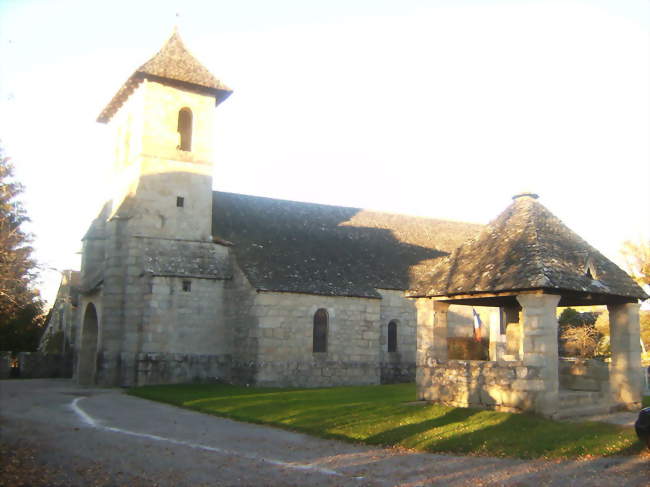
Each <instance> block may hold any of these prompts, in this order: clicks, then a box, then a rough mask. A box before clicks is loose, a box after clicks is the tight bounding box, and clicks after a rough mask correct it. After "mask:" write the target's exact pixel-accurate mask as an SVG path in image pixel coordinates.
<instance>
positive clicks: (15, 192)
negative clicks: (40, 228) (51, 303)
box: [0, 145, 43, 351]
mask: <svg viewBox="0 0 650 487" xmlns="http://www.w3.org/2000/svg"><path fill="white" fill-rule="evenodd" d="M22 191H23V187H22V185H21V184H20V183H19V182H17V181H16V180H15V179H14V175H13V166H12V164H11V161H10V159H9V157H6V156H5V153H4V150H3V148H2V146H1V145H0V349H2V350H12V351H23V350H34V349H35V348H36V345H37V344H38V335H39V333H40V330H41V329H42V321H43V320H42V316H41V315H42V308H43V304H42V302H41V299H40V297H39V294H38V292H37V291H36V290H35V289H34V288H33V287H32V283H33V281H34V279H35V277H36V262H35V261H34V259H33V258H32V247H31V245H30V243H31V236H30V235H29V234H28V233H27V232H25V231H24V230H23V228H22V225H23V224H24V223H25V222H27V221H29V218H28V217H27V214H26V212H25V209H24V207H23V205H22V204H21V203H20V201H19V199H18V197H19V196H20V194H21V193H22ZM34 337H35V338H34Z"/></svg>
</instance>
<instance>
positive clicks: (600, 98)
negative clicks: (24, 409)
mask: <svg viewBox="0 0 650 487" xmlns="http://www.w3.org/2000/svg"><path fill="white" fill-rule="evenodd" d="M174 25H178V27H179V29H180V33H181V36H182V37H183V39H184V41H185V44H186V46H187V47H188V48H189V49H190V51H191V52H192V53H193V54H194V55H195V56H196V57H197V58H198V59H199V60H200V61H201V62H202V63H203V64H204V65H205V66H206V67H207V68H208V69H209V70H210V71H211V72H212V73H213V74H214V75H215V76H217V77H218V78H219V79H220V80H222V81H223V82H224V83H226V85H228V86H229V87H230V88H232V89H233V91H234V93H233V94H232V95H231V96H230V98H229V99H228V100H226V102H224V103H223V104H222V105H220V106H219V107H217V108H216V110H217V113H216V120H217V123H216V127H215V133H214V138H215V147H216V150H215V170H214V178H213V184H214V188H215V189H217V190H220V191H232V192H237V193H246V194H253V195H261V196H271V197H276V198H284V199H293V200H299V201H313V202H318V203H326V204H334V205H342V206H353V207H361V208H370V209H376V210H383V211H389V212H394V213H406V214H417V215H425V216H431V217H435V218H444V219H451V220H462V221H471V222H479V223H488V222H489V221H490V220H492V219H494V218H495V217H496V216H497V215H498V214H499V213H500V212H501V211H502V210H503V209H504V208H505V207H506V206H507V205H508V204H509V203H510V202H511V197H512V196H513V195H514V194H516V193H520V192H522V191H533V192H536V193H538V194H539V195H540V200H539V201H540V202H541V203H542V204H544V205H545V206H546V207H547V208H549V209H550V210H551V211H552V212H553V213H554V214H555V215H556V216H558V217H559V218H560V219H562V220H563V221H564V222H565V223H566V224H567V225H568V226H569V227H570V228H572V229H573V230H574V231H576V232H577V233H578V234H579V235H581V236H582V237H583V238H585V239H586V240H587V241H588V242H589V243H590V244H592V245H593V246H595V247H596V248H597V249H599V250H600V251H601V252H603V253H604V254H605V255H607V256H608V257H609V258H610V259H613V260H615V261H616V262H618V263H620V264H622V259H621V257H620V255H619V250H620V248H621V245H622V242H623V241H624V240H630V239H631V240H637V241H638V240H640V239H642V238H649V237H650V191H649V188H650V162H649V161H650V153H649V152H650V151H649V146H650V140H649V133H650V103H649V96H648V91H649V89H648V87H649V86H650V79H649V58H650V53H649V43H648V40H649V30H650V29H649V25H650V6H649V3H648V2H647V1H646V0H611V1H606V0H592V1H587V0H584V1H571V0H563V1H554V0H545V1H525V0H519V1H505V0H504V1H491V0H453V1H451V0H449V1H443V0H440V1H436V0H430V1H423V0H422V1H417V0H400V1H381V0H367V1H363V0H328V1H308V0H274V1H272V2H271V1H263V0H256V1H254V0H238V1H236V2H233V1H232V0H229V1H222V0H213V1H201V2H200V1H189V0H184V1H182V2H181V1H166V0H158V1H147V0H140V1H137V2H136V1H133V0H112V1H89V0H45V1H43V0H39V1H37V0H0V60H1V61H0V141H1V143H2V146H3V147H4V149H5V151H6V153H7V154H8V155H10V156H11V157H12V160H13V162H14V164H15V166H16V175H17V178H18V179H19V180H20V181H21V182H23V183H24V185H25V186H26V191H25V193H24V194H23V198H22V199H23V202H24V204H25V206H26V208H27V210H28V212H29V214H30V216H31V218H32V222H31V224H30V226H29V230H30V231H32V232H33V233H34V234H35V241H34V246H35V249H36V257H37V258H38V260H39V262H40V263H41V265H42V267H43V268H44V269H46V270H45V271H44V272H43V275H42V285H41V288H42V291H43V294H44V296H45V297H46V298H48V299H51V297H52V296H53V293H54V292H55V291H56V286H57V284H58V280H59V278H60V275H59V273H58V270H62V269H68V268H77V269H78V268H79V260H80V259H79V251H80V249H81V238H82V237H83V234H84V233H85V230H86V229H87V227H88V225H89V224H90V221H91V220H92V218H93V217H94V216H95V215H96V214H97V213H98V211H99V209H100V208H101V206H102V203H103V202H104V201H105V200H106V199H107V197H108V184H107V180H108V178H109V174H110V167H111V164H112V159H111V157H112V155H113V153H114V152H113V150H112V147H111V140H110V138H109V133H108V130H107V128H106V126H104V125H102V124H98V123H96V122H95V120H96V118H97V116H98V115H99V113H100V111H101V109H102V108H103V107H104V106H105V105H106V104H107V103H108V101H109V100H110V99H111V97H112V96H113V94H114V93H115V92H116V91H117V90H118V88H119V87H120V86H121V84H122V83H123V82H124V81H125V80H126V79H127V78H128V77H129V75H130V74H131V73H132V72H133V71H134V70H135V69H136V68H137V67H138V66H140V65H141V64H143V63H144V62H145V61H147V60H148V59H149V58H151V57H152V56H153V55H154V54H155V53H156V52H157V51H158V49H160V47H161V46H162V45H163V43H164V42H165V41H166V39H167V38H168V37H169V36H170V35H171V33H172V29H173V27H174ZM47 269H50V270H47Z"/></svg>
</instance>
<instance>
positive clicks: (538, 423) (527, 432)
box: [128, 384, 650, 458]
mask: <svg viewBox="0 0 650 487" xmlns="http://www.w3.org/2000/svg"><path fill="white" fill-rule="evenodd" d="M128 392H129V394H132V395H134V396H138V397H142V398H146V399H152V400H154V401H160V402H166V403H169V404H174V405H176V406H181V407H184V408H188V409H193V410H196V411H201V412H203V413H209V414H214V415H217V416H225V417H228V418H233V419H237V420H240V421H247V422H252V423H262V424H270V425H274V426H279V427H282V428H287V429H291V430H295V431H301V432H304V433H309V434H312V435H315V436H320V437H324V438H336V439H341V440H346V441H352V442H359V443H366V444H370V445H385V446H397V447H405V448H410V449H416V450H422V451H429V452H447V453H466V454H476V455H490V456H512V457H521V458H536V457H577V456H588V455H621V454H623V455H629V454H638V453H639V452H641V451H643V447H642V445H641V444H640V442H639V441H638V440H637V438H636V435H635V433H634V431H633V429H632V428H624V427H619V426H614V425H609V424H603V423H567V422H557V421H551V420H548V419H543V418H541V417H538V416H534V415H529V414H509V413H498V412H494V411H484V410H479V409H464V408H453V407H447V406H440V405H422V404H417V405H412V404H407V403H408V402H409V401H413V399H414V398H415V385H414V384H395V385H383V386H364V387H334V388H327V389H261V388H259V389H258V388H246V387H237V386H230V385H221V384H214V385H212V384H209V385H207V384H201V385H190V384H188V385H170V386H147V387H138V388H133V389H130V390H129V391H128ZM645 402H646V403H648V402H650V398H648V397H646V398H645Z"/></svg>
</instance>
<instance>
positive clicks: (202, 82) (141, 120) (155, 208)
mask: <svg viewBox="0 0 650 487" xmlns="http://www.w3.org/2000/svg"><path fill="white" fill-rule="evenodd" d="M230 94H231V90H230V89H229V88H228V87H226V86H225V85H224V84H223V83H222V82H221V81H219V80H218V79H217V78H215V77H214V76H213V75H212V74H211V73H210V72H209V71H208V70H207V69H206V68H205V67H204V66H203V65H201V63H199V61H197V60H196V58H194V57H193V56H192V55H191V54H190V53H189V51H188V50H187V48H186V47H185V45H184V44H183V41H182V40H181V38H180V36H179V34H178V32H177V31H176V30H174V33H173V34H172V36H171V37H170V38H169V40H168V41H167V42H166V43H165V45H164V46H163V47H162V49H161V50H160V51H159V52H158V53H157V54H156V55H155V56H154V57H152V58H151V59H150V60H149V61H147V62H146V63H145V64H143V65H142V66H140V67H139V68H138V69H137V70H136V71H135V72H134V73H133V74H132V75H131V77H129V79H128V80H127V81H126V82H125V83H124V85H123V86H122V87H121V88H120V89H119V91H118V92H117V94H116V95H115V96H114V97H113V99H112V100H111V101H110V103H109V104H108V105H107V106H106V108H104V110H103V111H102V112H101V114H100V115H99V117H98V119H97V121H98V122H101V123H107V124H109V126H110V127H111V128H112V131H113V134H114V137H115V162H114V171H113V189H112V203H111V210H110V217H109V219H118V220H128V221H129V228H130V229H131V230H130V233H131V235H136V236H138V235H139V236H143V237H152V238H163V239H164V238H171V239H182V240H194V241H197V240H198V241H208V240H210V239H211V222H212V170H213V123H214V111H215V110H214V108H215V106H216V105H219V104H220V103H221V102H222V101H224V100H225V99H226V98H227V97H228V96H229V95H230Z"/></svg>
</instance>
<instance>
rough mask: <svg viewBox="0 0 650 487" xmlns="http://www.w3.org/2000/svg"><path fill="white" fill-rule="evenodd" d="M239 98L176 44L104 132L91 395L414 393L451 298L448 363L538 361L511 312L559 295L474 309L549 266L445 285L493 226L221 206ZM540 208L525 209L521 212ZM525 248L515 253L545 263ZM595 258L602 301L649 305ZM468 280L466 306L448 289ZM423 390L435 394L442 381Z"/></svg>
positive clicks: (86, 278) (305, 208)
mask: <svg viewBox="0 0 650 487" xmlns="http://www.w3.org/2000/svg"><path fill="white" fill-rule="evenodd" d="M230 94H231V90H230V89H229V88H228V87H227V86H225V85H224V84H223V83H222V82H221V81H219V80H218V79H217V78H215V77H214V76H213V75H212V74H211V73H210V72H209V71H208V70H207V69H206V68H205V67H204V66H202V65H201V64H200V63H199V62H198V61H197V60H196V59H195V58H194V57H193V56H192V55H191V54H190V53H189V52H188V50H187V49H186V47H185V46H184V44H183V42H182V41H181V39H180V37H179V35H178V33H177V32H174V34H173V35H172V36H171V37H170V38H169V40H168V41H167V42H166V43H165V45H164V46H163V47H162V49H161V50H160V51H159V52H158V53H157V54H156V55H155V56H154V57H153V58H151V59H150V60H149V61H147V62H146V63H145V64H143V65H142V66H141V67H140V68H138V69H137V70H136V71H135V72H134V73H133V74H132V75H131V77H130V78H129V79H128V80H127V81H126V82H125V83H124V84H123V86H122V87H121V88H120V89H119V91H118V92H117V93H116V94H115V96H114V97H113V98H112V99H111V100H110V102H109V103H108V105H106V107H105V108H104V110H103V111H102V112H101V114H100V115H99V117H98V122H100V123H106V124H108V125H109V126H110V127H111V128H112V132H113V133H114V137H115V163H114V185H113V190H112V198H111V200H110V201H108V202H107V203H106V204H105V205H104V207H103V208H102V209H101V211H100V213H99V215H98V216H97V218H96V219H95V220H94V221H93V222H92V224H91V225H90V228H89V229H88V231H87V233H86V234H85V236H84V238H83V253H82V266H81V276H80V283H79V290H80V294H79V300H78V301H79V304H78V310H79V312H78V314H79V321H78V323H79V325H78V326H77V327H76V330H77V331H76V333H75V336H73V337H72V338H71V341H73V342H74V344H75V345H74V350H75V354H76V361H75V364H76V365H75V376H76V377H77V379H78V381H79V382H80V383H82V384H100V385H120V386H130V385H142V384H154V383H172V382H187V381H191V380H224V381H231V382H235V383H241V384H255V385H262V386H300V387H304V386H308V387H314V386H328V385H346V384H379V383H385V382H395V381H406V380H413V379H414V378H415V370H416V360H417V361H418V363H420V362H421V361H422V360H424V361H426V360H427V359H426V357H427V353H428V352H427V350H428V349H427V350H424V348H423V347H425V348H426V347H429V346H431V347H433V344H432V343H431V340H430V338H433V336H434V331H435V329H437V328H436V326H438V327H439V326H440V321H438V322H436V320H434V319H433V318H435V316H438V318H439V319H440V316H442V315H441V314H440V313H438V314H437V315H436V312H435V310H434V308H432V306H433V305H432V301H433V300H440V299H449V300H450V301H449V302H448V303H446V304H445V305H444V306H445V309H444V337H442V339H441V340H439V341H437V342H436V345H435V347H437V349H436V350H437V353H438V355H437V356H438V357H443V356H444V358H445V359H446V358H447V355H446V353H447V352H446V350H447V347H448V344H449V343H450V340H453V339H459V340H470V341H471V340H473V338H471V337H472V336H473V335H474V336H475V335H476V334H477V332H478V333H479V334H481V335H482V337H483V338H484V339H488V338H489V358H490V360H493V361H494V360H504V359H505V360H507V359H509V358H510V359H511V360H514V361H516V360H517V359H518V358H521V357H518V356H517V354H518V353H519V352H521V353H520V355H524V354H525V353H526V352H525V351H524V349H521V350H520V349H519V348H517V347H516V346H515V347H514V349H513V350H509V348H510V349H512V348H513V347H512V346H510V345H511V344H510V345H509V344H508V343H507V342H508V339H509V338H508V337H509V335H513V336H514V337H515V338H514V340H517V338H516V337H517V336H519V337H520V338H519V339H522V338H521V335H522V334H521V332H519V335H517V334H514V332H513V333H510V332H509V331H508V329H507V328H508V326H507V325H508V323H509V322H513V321H517V320H513V319H512V313H513V310H514V313H515V314H517V310H519V311H521V310H522V309H523V308H522V306H520V305H519V304H518V302H516V300H515V299H514V297H513V296H515V294H516V293H517V292H519V291H521V289H528V290H529V291H526V292H538V291H539V292H540V293H545V292H547V291H548V290H549V289H550V288H552V287H553V286H552V284H553V283H552V282H551V281H548V282H546V283H545V282H543V280H539V281H535V282H532V281H531V282H526V283H523V284H522V283H521V282H519V280H520V279H519V277H517V276H516V275H515V274H513V273H512V272H510V273H504V274H503V275H502V276H501V277H503V276H508V279H506V280H505V281H504V282H505V284H504V285H505V286H506V287H508V288H509V292H510V294H507V296H509V297H507V298H504V297H500V298H498V299H494V300H492V299H488V295H487V294H485V292H488V293H492V294H490V296H492V295H494V296H498V293H499V292H504V291H503V289H501V288H498V289H491V288H489V286H488V288H486V289H484V290H482V291H483V295H484V297H483V298H481V299H469V300H468V301H464V300H463V299H464V298H461V297H459V296H460V295H461V294H462V296H465V298H466V297H467V296H470V295H472V293H474V292H475V291H474V290H473V286H474V285H478V284H480V283H481V280H480V276H485V275H487V274H488V273H489V272H493V271H494V269H495V266H496V268H497V269H499V268H500V267H499V266H501V268H503V266H508V267H509V268H512V269H518V270H519V271H521V272H522V273H523V274H526V272H527V271H529V270H530V269H522V268H520V267H521V266H519V267H518V266H513V264H515V263H517V259H522V261H525V260H531V261H536V259H538V256H537V255H533V256H530V255H521V256H519V255H518V254H517V253H516V252H514V250H513V253H511V254H510V255H504V254H503V253H500V252H495V251H496V250H497V248H498V245H497V243H496V242H494V241H492V242H491V243H490V242H488V244H485V245H484V246H483V247H481V248H479V249H478V250H476V251H475V252H476V255H472V256H470V257H471V260H472V261H473V262H475V263H476V262H482V259H483V257H484V256H486V255H487V256H492V257H498V258H501V259H502V261H501V262H500V263H495V262H488V263H486V265H487V267H481V266H479V268H475V267H474V268H471V270H469V271H468V272H462V271H463V268H464V267H463V266H465V268H468V269H469V267H467V261H465V263H462V264H459V265H456V264H455V263H454V265H452V266H451V267H450V268H447V271H446V273H445V272H442V271H440V268H441V266H444V265H447V266H449V259H452V258H457V257H458V256H459V254H458V252H459V250H458V249H461V250H462V249H463V248H467V246H466V245H467V244H465V247H463V243H464V242H468V241H469V242H473V241H478V242H483V240H481V238H484V235H485V234H486V232H487V233H488V234H490V232H492V231H493V229H492V227H490V226H488V227H484V226H483V225H476V224H469V223H463V222H453V221H447V220H436V219H430V218H422V217H412V216H404V215H394V214H388V213H380V212H375V211H368V210H363V209H358V208H346V207H336V206H328V205H320V204H313V203H302V202H295V201H285V200H278V199H271V198H263V197H257V196H249V195H243V194H233V193H225V192H220V191H213V190H212V174H213V169H214V164H215V162H214V161H213V157H212V153H213V142H214V141H213V135H212V134H213V121H214V117H215V116H216V113H218V110H216V109H215V107H216V108H218V106H219V105H220V104H221V103H223V102H225V101H226V100H227V98H228V96H229V95H230ZM216 164H217V167H218V164H219V161H217V162H216ZM528 200H532V199H531V197H529V196H526V195H523V197H522V198H519V199H517V200H515V202H514V203H513V205H511V207H510V208H509V209H508V210H507V211H515V210H517V209H518V208H522V204H523V203H521V201H528ZM526 204H528V203H526ZM532 204H533V205H538V206H540V207H541V205H539V203H537V202H536V201H534V202H533V203H532ZM526 208H528V207H526ZM542 208H543V207H542ZM522 211H523V210H522ZM526 211H528V210H526ZM546 211H547V210H546ZM527 215H528V216H527ZM529 216H530V211H529V212H528V214H527V213H526V212H525V211H524V213H523V214H519V213H518V214H517V218H519V219H522V218H523V219H524V220H525V219H526V218H528V217H529ZM517 218H515V220H513V221H514V222H515V223H516V224H518V225H521V222H519V223H517V221H516V220H517ZM524 226H525V225H524ZM502 230H503V229H501V230H499V231H502ZM567 230H568V229H567ZM503 231H504V232H505V233H504V234H503V235H504V236H506V235H507V233H508V232H507V231H505V230H503ZM481 236H483V237H481ZM476 239H478V240H476ZM506 240H507V239H506ZM580 242H584V241H582V240H580ZM495 245H497V247H494V246H495ZM522 245H523V247H521V246H520V247H516V248H515V250H517V251H521V250H522V248H523V249H526V248H528V249H529V250H530V248H533V247H534V245H531V246H529V247H530V248H529V247H526V245H524V244H522ZM580 245H582V243H581V244H580ZM584 245H588V244H586V243H584ZM504 248H506V247H504ZM585 252H586V253H585ZM585 252H583V254H584V255H589V256H597V258H596V257H592V258H591V260H589V262H588V265H590V266H591V267H588V269H592V268H593V269H592V271H593V273H594V274H595V273H596V272H600V273H601V275H611V276H615V277H616V279H614V280H615V281H616V282H615V283H614V284H613V285H611V283H609V284H602V285H604V286H607V285H611V288H607V290H608V292H610V293H611V294H613V295H615V296H617V297H619V298H620V295H621V293H620V292H618V291H617V289H619V288H620V289H623V291H624V292H623V294H622V296H624V300H626V302H632V301H634V302H636V299H637V298H642V297H643V296H645V295H644V294H643V291H641V290H640V289H638V287H637V288H634V287H633V285H632V284H630V283H629V282H628V281H631V280H630V279H629V277H627V275H625V273H624V272H623V271H621V270H620V269H618V268H616V269H615V270H611V269H613V268H611V266H614V264H611V263H608V264H607V265H605V264H603V262H605V261H604V260H603V259H605V258H604V257H602V256H601V255H600V254H598V253H597V251H595V250H594V249H591V248H590V247H589V248H588V249H587V250H586V251H585ZM479 254H480V255H479ZM580 255H582V254H580ZM584 255H583V256H582V257H580V259H582V260H581V261H580V262H581V263H580V264H576V265H574V267H576V269H573V270H570V269H569V267H571V265H573V264H570V265H567V266H565V267H566V268H563V269H561V272H565V273H566V272H569V271H570V272H573V273H574V274H575V273H577V275H578V277H579V279H578V278H576V279H578V280H577V281H575V280H574V281H575V282H574V281H571V282H570V284H571V285H572V286H573V288H575V287H576V286H577V285H578V284H579V285H580V286H583V287H582V288H580V289H583V288H584V285H583V283H582V281H581V280H580V279H583V278H584V279H587V281H585V282H587V283H588V285H591V284H589V283H590V282H591V280H593V279H592V278H593V277H594V276H593V275H591V274H589V275H588V276H587V275H586V274H585V273H584V272H583V271H584V269H583V267H584V266H585V265H587V264H586V262H587V261H585V257H584ZM481 256H482V257H481ZM601 257H602V259H601ZM454 262H455V261H454ZM594 262H598V263H600V264H602V265H601V268H602V266H605V267H606V268H607V269H610V271H608V272H609V274H608V273H604V274H603V272H602V269H601V270H596V269H595V267H594V266H595V265H596V264H594ZM607 262H609V261H607ZM488 264H489V265H488ZM600 264H599V265H600ZM609 264H611V266H609ZM490 266H491V267H490ZM470 267H471V266H470ZM533 267H534V266H533ZM533 267H531V269H532V268H533ZM614 267H615V266H614ZM590 272H591V271H590ZM583 274H584V275H583ZM454 276H455V277H454ZM537 277H539V276H537ZM454 278H456V279H457V281H458V283H459V286H458V289H459V290H461V291H462V292H461V291H458V292H455V291H454V290H453V289H450V288H449V286H450V285H451V284H453V283H454V282H455V281H454ZM540 279H541V278H540ZM584 279H583V280H584ZM625 279H627V281H626V280H625ZM496 281H498V279H497V280H494V279H492V281H490V285H493V284H495V282H496ZM605 281H607V279H606V280H605ZM558 282H560V281H558ZM567 282H569V281H567ZM576 282H578V284H576ZM621 282H624V284H625V285H624V286H623V285H622V284H620V283H621ZM617 286H618V287H617ZM621 286H622V288H621ZM626 286H627V287H626ZM461 288H462V289H461ZM573 288H572V289H573ZM436 289H441V290H442V291H441V292H440V293H437V294H436V293H435V292H434V290H436ZM584 289H587V288H584ZM574 291H575V289H574ZM602 291H603V288H600V287H596V288H593V289H591V288H590V289H589V292H590V293H592V294H593V293H596V294H598V293H599V292H602ZM581 292H582V291H581ZM585 292H586V291H585ZM446 293H447V294H449V296H451V295H455V296H456V299H451V298H449V296H446V295H445V294H446ZM583 301H589V300H588V299H586V300H583ZM619 301H620V299H619ZM619 301H617V302H619ZM556 304H557V303H556ZM467 305H469V306H467ZM436 309H438V310H439V309H442V308H440V306H439V305H438V308H436ZM508 312H510V315H508ZM522 313H523V311H522ZM508 316H510V318H508ZM418 322H419V323H418ZM555 322H556V324H557V321H555ZM436 323H438V324H437V325H436ZM511 329H514V328H511ZM524 338H525V337H524ZM443 339H444V340H443ZM434 341H435V340H434ZM443 341H444V345H441V344H442V343H443ZM441 346H442V347H444V348H445V352H444V353H442V351H441V350H442V349H440V347H441ZM435 347H434V348H435ZM434 348H431V350H433V349H434ZM556 348H557V347H556ZM515 349H516V350H515ZM509 355H510V357H509ZM418 357H419V358H418ZM429 358H431V357H429ZM485 358H488V357H485ZM423 363H424V362H423ZM423 370H424V369H423ZM418 374H419V375H420V380H419V382H420V383H421V384H424V383H425V382H426V381H428V380H429V379H428V378H429V377H431V374H429V375H427V377H428V378H427V379H426V380H424V379H422V377H423V376H422V374H421V373H420V371H418ZM422 387H425V386H424V385H423V386H422ZM427 387H428V386H427ZM420 395H421V397H425V396H426V397H430V396H431V394H429V395H428V396H427V393H424V392H422V393H421V394H420ZM456 402H458V401H456ZM522 409H525V408H522Z"/></svg>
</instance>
